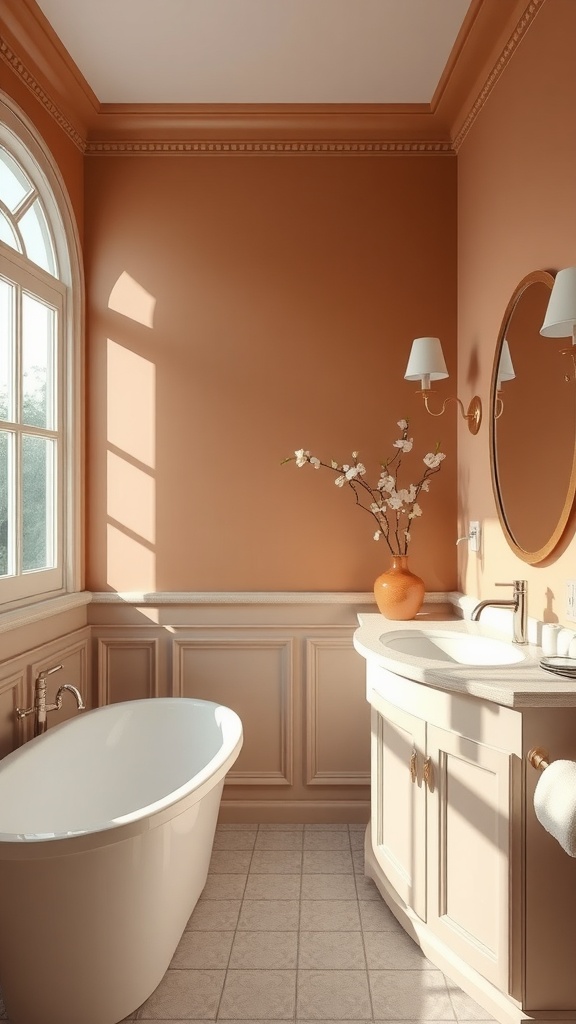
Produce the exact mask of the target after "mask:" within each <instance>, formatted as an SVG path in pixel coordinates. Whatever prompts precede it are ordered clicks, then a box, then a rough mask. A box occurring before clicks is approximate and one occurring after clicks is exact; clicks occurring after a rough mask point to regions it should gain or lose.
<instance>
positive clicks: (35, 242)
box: [18, 199, 56, 277]
mask: <svg viewBox="0 0 576 1024" xmlns="http://www.w3.org/2000/svg"><path fill="white" fill-rule="evenodd" d="M18 227H19V228H20V232H21V234H22V238H23V239H24V245H25V246H26V255H27V257H28V259H29V260H32V262H33V263H37V264H38V266H39V267H43V269H44V270H47V271H48V273H49V274H52V276H53V277H56V259H55V256H54V247H53V245H52V239H51V238H50V231H49V230H48V224H47V222H46V217H45V215H44V210H43V209H42V206H41V204H40V200H39V199H36V200H35V201H34V202H33V203H32V206H31V207H30V208H29V209H28V210H26V213H25V214H24V216H23V217H22V218H21V219H20V220H19V221H18Z"/></svg>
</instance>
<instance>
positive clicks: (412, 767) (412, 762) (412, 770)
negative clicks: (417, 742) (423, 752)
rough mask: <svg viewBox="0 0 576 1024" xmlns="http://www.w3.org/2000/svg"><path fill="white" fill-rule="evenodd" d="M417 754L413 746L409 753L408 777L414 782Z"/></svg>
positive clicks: (416, 769) (416, 771)
mask: <svg viewBox="0 0 576 1024" xmlns="http://www.w3.org/2000/svg"><path fill="white" fill-rule="evenodd" d="M417 756H418V755H417V754H416V747H413V749H412V753H411V755H410V778H411V779H412V782H416V779H417V778H418V768H417V766H416V759H417Z"/></svg>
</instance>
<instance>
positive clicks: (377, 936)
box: [364, 929, 437, 971]
mask: <svg viewBox="0 0 576 1024" xmlns="http://www.w3.org/2000/svg"><path fill="white" fill-rule="evenodd" d="M364 946H365V949H366V961H367V963H368V967H369V968H370V969H371V970H380V971H387V970H395V971H433V970H436V969H437V968H435V967H434V964H433V963H431V962H430V960H427V959H426V957H425V956H424V954H423V952H422V950H421V949H420V947H419V946H417V945H416V943H415V942H414V941H413V939H411V938H410V936H409V935H407V934H406V932H405V931H403V930H402V929H401V930H400V931H397V930H396V929H394V931H392V932H369V931H366V932H365V933H364Z"/></svg>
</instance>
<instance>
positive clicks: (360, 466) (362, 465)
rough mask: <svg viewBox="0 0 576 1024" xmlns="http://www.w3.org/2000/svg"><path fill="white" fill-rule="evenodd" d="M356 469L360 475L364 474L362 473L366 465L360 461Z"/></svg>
mask: <svg viewBox="0 0 576 1024" xmlns="http://www.w3.org/2000/svg"><path fill="white" fill-rule="evenodd" d="M356 469H357V470H358V472H359V474H360V476H364V474H365V472H366V466H365V465H364V464H363V463H362V462H359V463H358V465H357V466H356Z"/></svg>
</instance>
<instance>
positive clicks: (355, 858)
mask: <svg viewBox="0 0 576 1024" xmlns="http://www.w3.org/2000/svg"><path fill="white" fill-rule="evenodd" d="M352 863H353V865H354V871H356V872H357V873H358V874H359V875H363V874H364V850H363V849H362V850H352Z"/></svg>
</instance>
